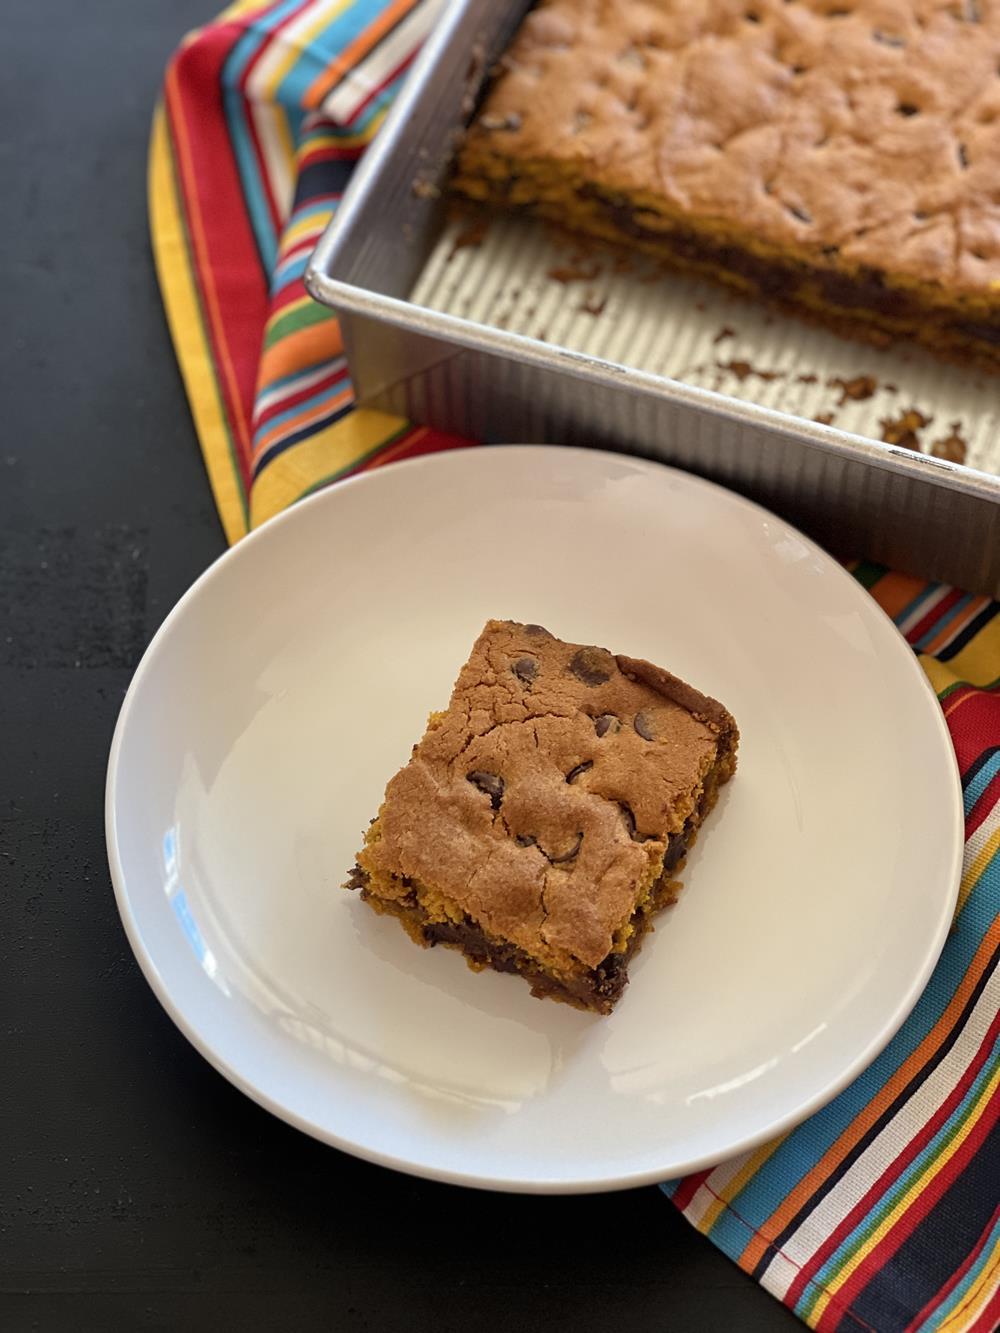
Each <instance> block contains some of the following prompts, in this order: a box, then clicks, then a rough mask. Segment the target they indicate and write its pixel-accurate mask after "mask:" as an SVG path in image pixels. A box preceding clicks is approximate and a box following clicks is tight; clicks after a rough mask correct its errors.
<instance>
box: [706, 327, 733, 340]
mask: <svg viewBox="0 0 1000 1333" xmlns="http://www.w3.org/2000/svg"><path fill="white" fill-rule="evenodd" d="M735 337H736V330H735V329H733V328H730V326H729V325H728V324H723V326H722V328H721V329H720V330H719V332H718V333H717V334H716V335H715V337H714V338H713V339H712V342H713V343H721V342H725V340H726V339H727V338H735Z"/></svg>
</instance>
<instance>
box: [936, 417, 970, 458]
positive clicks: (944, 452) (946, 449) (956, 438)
mask: <svg viewBox="0 0 1000 1333" xmlns="http://www.w3.org/2000/svg"><path fill="white" fill-rule="evenodd" d="M961 430H962V423H961V422H960V421H953V422H952V423H951V425H950V426H949V427H948V434H947V435H945V436H944V438H943V439H940V440H935V441H934V443H933V444H932V445H931V453H932V454H933V455H934V457H935V458H944V459H946V460H947V461H948V462H949V463H964V462H965V455H966V451H967V449H968V447H969V446H968V442H967V441H966V440H964V439H963V438H962V434H961Z"/></svg>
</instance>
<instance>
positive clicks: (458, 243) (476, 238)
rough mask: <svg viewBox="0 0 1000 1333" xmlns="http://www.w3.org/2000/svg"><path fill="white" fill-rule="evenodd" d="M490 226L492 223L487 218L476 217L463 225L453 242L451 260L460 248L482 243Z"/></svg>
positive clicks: (463, 248) (473, 246)
mask: <svg viewBox="0 0 1000 1333" xmlns="http://www.w3.org/2000/svg"><path fill="white" fill-rule="evenodd" d="M489 226H490V224H489V222H488V221H487V219H486V218H476V219H475V220H474V221H472V222H470V223H468V224H467V225H466V226H465V227H463V228H462V230H461V231H460V232H459V233H458V235H457V236H456V237H455V239H454V241H452V243H451V250H450V252H449V254H448V259H449V261H450V260H452V259H454V258H455V256H456V255H457V254H458V252H459V250H465V249H467V248H469V247H472V248H475V247H477V246H480V245H482V243H483V241H484V240H485V238H486V233H487V231H489Z"/></svg>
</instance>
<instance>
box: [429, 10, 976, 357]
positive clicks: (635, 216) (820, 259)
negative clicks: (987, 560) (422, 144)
mask: <svg viewBox="0 0 1000 1333" xmlns="http://www.w3.org/2000/svg"><path fill="white" fill-rule="evenodd" d="M454 187H455V189H456V190H457V191H458V192H459V193H460V194H463V195H465V196H468V197H470V198H473V199H476V200H480V201H483V202H485V203H486V204H488V205H489V206H490V207H491V208H494V209H495V208H501V209H527V210H530V211H532V212H534V213H537V214H539V215H541V216H543V217H545V218H548V219H550V220H552V221H554V222H556V223H558V224H561V225H562V226H565V227H568V228H570V229H572V230H576V231H578V232H582V233H587V234H590V235H593V236H596V237H600V238H603V239H606V240H609V241H612V242H616V243H618V244H623V245H626V246H629V247H632V248H636V249H638V250H641V251H643V252H646V253H648V254H651V255H654V256H657V257H659V258H660V259H662V260H664V261H666V262H667V263H668V264H669V265H671V266H673V267H677V268H680V269H684V270H689V271H693V272H697V273H701V274H704V275H707V276H709V277H712V278H715V279H717V280H721V281H723V282H725V283H727V284H729V285H731V286H733V287H736V288H738V289H740V290H741V291H743V292H745V293H747V294H749V295H751V296H754V297H760V298H764V299H766V300H768V301H770V302H772V303H777V304H779V305H781V306H783V307H785V308H790V309H792V310H795V311H797V312H799V313H801V314H805V315H807V316H809V317H811V318H812V319H814V320H816V319H818V320H819V321H820V322H822V323H824V324H825V325H827V326H829V327H831V328H833V329H834V330H835V331H838V332H841V333H847V334H850V335H852V336H861V337H863V338H866V339H868V340H871V341H876V342H886V341H893V340H897V339H913V340H916V341H919V342H922V343H925V344H927V345H928V346H930V347H931V348H933V349H935V350H936V351H938V352H939V353H942V354H945V355H950V356H960V357H962V358H963V359H967V358H968V357H972V358H974V359H975V360H977V361H978V362H981V363H984V364H987V365H990V366H992V367H994V368H995V367H997V366H998V365H1000V0H975V3H973V0H738V2H734V0H704V3H700V4H696V5H695V4H690V3H688V2H687V0H541V3H540V4H539V5H538V6H537V7H536V8H535V9H534V10H533V11H532V12H531V13H529V15H528V17H527V18H526V20H525V22H524V24H523V25H522V27H521V30H520V32H519V34H518V35H517V37H516V38H515V40H514V42H513V44H512V46H511V48H510V50H509V51H508V53H507V54H506V56H505V57H504V58H503V60H502V62H501V68H500V72H499V74H498V77H497V78H496V81H495V83H494V85H493V87H492V89H491V91H490V92H489V94H488V96H487V98H486V100H485V102H484V105H483V107H482V109H481V111H480V113H479V115H478V117H477V119H476V120H475V122H474V124H473V125H472V127H471V128H470V131H469V133H468V135H467V138H466V141H465V143H464V146H463V148H462V150H461V153H460V156H459V161H458V165H457V172H456V176H455V180H454Z"/></svg>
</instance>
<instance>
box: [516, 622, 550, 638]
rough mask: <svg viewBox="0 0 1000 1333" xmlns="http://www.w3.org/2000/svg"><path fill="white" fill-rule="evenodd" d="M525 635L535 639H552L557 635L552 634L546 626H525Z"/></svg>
mask: <svg viewBox="0 0 1000 1333" xmlns="http://www.w3.org/2000/svg"><path fill="white" fill-rule="evenodd" d="M524 632H525V634H530V635H531V636H532V638H535V639H552V638H554V637H555V635H553V634H551V633H550V632H549V631H548V630H547V629H546V628H545V626H544V625H525V627H524Z"/></svg>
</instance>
